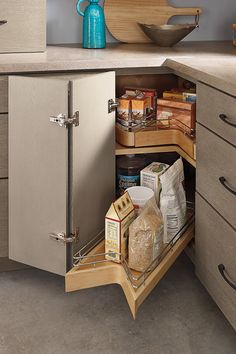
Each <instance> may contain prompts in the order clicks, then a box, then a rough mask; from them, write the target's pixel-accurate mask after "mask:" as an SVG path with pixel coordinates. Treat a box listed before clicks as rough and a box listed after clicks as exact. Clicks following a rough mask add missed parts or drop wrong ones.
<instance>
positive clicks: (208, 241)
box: [195, 194, 236, 329]
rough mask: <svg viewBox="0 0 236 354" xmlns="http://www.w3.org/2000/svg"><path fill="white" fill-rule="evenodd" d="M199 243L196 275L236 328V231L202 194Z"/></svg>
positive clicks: (198, 210) (198, 213) (198, 215)
mask: <svg viewBox="0 0 236 354" xmlns="http://www.w3.org/2000/svg"><path fill="white" fill-rule="evenodd" d="M195 243H196V273H197V275H198V277H199V278H200V280H201V282H202V283H203V284H204V286H205V287H206V289H207V290H208V291H209V293H210V294H211V296H212V297H213V299H214V300H215V301H216V303H217V304H218V306H219V307H220V309H221V310H222V311H223V313H224V314H225V316H226V317H227V318H228V319H229V321H230V322H231V324H232V325H233V326H234V328H235V329H236V258H235V254H236V231H235V230H234V229H233V228H232V227H231V226H230V225H229V224H228V223H227V222H225V221H224V220H223V219H222V217H221V216H220V215H219V214H218V213H217V212H216V211H215V210H214V209H213V208H212V207H211V206H210V205H209V204H208V203H207V202H206V201H205V200H204V199H203V198H202V197H201V196H199V195H198V194H197V197H196V240H195ZM219 266H220V269H221V272H220V269H219ZM222 266H223V267H224V270H223V276H222ZM224 277H226V279H225V278H224ZM227 280H228V281H229V282H230V283H231V284H232V286H231V285H230V284H229V283H228V282H227ZM234 287H235V288H234Z"/></svg>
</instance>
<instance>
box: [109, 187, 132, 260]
mask: <svg viewBox="0 0 236 354" xmlns="http://www.w3.org/2000/svg"><path fill="white" fill-rule="evenodd" d="M134 219H135V210H134V206H133V203H132V201H131V199H130V196H129V193H128V192H126V193H125V194H124V195H122V196H121V197H120V198H119V199H117V200H116V201H115V202H114V203H112V205H111V207H110V209H109V210H108V212H107V214H106V218H105V252H106V253H109V254H107V255H106V259H108V260H110V261H114V262H118V263H120V262H121V256H120V254H121V255H122V257H124V258H126V257H127V252H128V233H129V226H130V224H131V223H132V222H133V221H134Z"/></svg>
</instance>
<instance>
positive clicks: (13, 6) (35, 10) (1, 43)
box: [0, 0, 46, 53]
mask: <svg viewBox="0 0 236 354" xmlns="http://www.w3.org/2000/svg"><path fill="white" fill-rule="evenodd" d="M45 49H46V0H7V1H6V0H0V53H7V52H9V53H12V52H43V51H45Z"/></svg>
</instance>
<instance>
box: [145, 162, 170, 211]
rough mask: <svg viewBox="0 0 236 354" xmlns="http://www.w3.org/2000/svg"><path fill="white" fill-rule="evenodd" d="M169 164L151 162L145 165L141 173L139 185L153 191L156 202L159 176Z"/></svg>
mask: <svg viewBox="0 0 236 354" xmlns="http://www.w3.org/2000/svg"><path fill="white" fill-rule="evenodd" d="M168 167H169V165H167V164H165V163H161V162H153V163H151V164H150V165H148V166H147V167H145V168H144V169H143V170H142V171H141V173H140V177H141V186H143V187H148V188H150V189H152V190H153V192H154V193H155V198H156V202H157V204H158V203H159V198H160V189H161V187H160V179H159V177H160V176H161V175H162V173H164V172H165V171H166V170H167V168H168Z"/></svg>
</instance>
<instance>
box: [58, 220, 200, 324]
mask: <svg viewBox="0 0 236 354" xmlns="http://www.w3.org/2000/svg"><path fill="white" fill-rule="evenodd" d="M193 236H194V223H192V224H191V225H190V226H189V228H188V229H187V230H186V231H185V233H184V234H183V235H182V236H181V238H180V239H179V240H178V241H177V242H176V243H175V245H174V246H173V247H172V248H171V249H170V250H169V252H168V253H167V255H166V256H165V257H164V258H163V260H162V261H161V262H160V264H159V265H158V266H157V267H156V268H155V269H154V270H153V271H152V272H151V273H150V275H149V276H148V277H147V279H146V280H145V282H144V283H143V284H142V285H141V286H140V287H139V288H137V289H135V288H134V287H133V286H132V284H131V282H130V281H129V280H128V278H127V273H126V271H125V269H124V267H123V266H122V265H121V264H118V263H113V262H109V261H105V260H104V256H97V257H96V256H95V258H90V259H89V258H87V259H86V261H84V262H83V263H84V264H83V266H82V267H74V268H73V269H72V270H71V271H69V272H68V273H67V274H66V279H65V285H66V291H67V292H71V291H77V290H81V289H87V288H93V287H97V286H102V285H108V284H114V283H115V284H119V285H120V286H121V287H122V289H123V291H124V294H125V296H126V299H127V302H128V304H129V307H130V310H131V313H132V315H133V317H134V318H135V317H136V315H137V311H138V308H139V307H140V305H141V304H142V303H143V301H144V300H145V299H146V298H147V296H148V295H149V294H150V292H151V291H152V290H153V289H154V288H155V286H156V285H157V284H158V282H159V281H160V280H161V279H162V277H163V276H164V275H165V274H166V272H167V271H168V269H169V268H170V267H171V266H172V264H173V263H174V262H175V260H176V259H177V258H178V256H179V255H180V253H181V252H182V251H183V250H184V249H185V247H186V246H187V245H188V243H189V242H190V241H191V239H192V238H193ZM104 248H105V247H104V241H102V242H101V243H99V244H98V245H97V246H96V247H95V248H94V249H93V250H92V251H91V252H90V253H89V254H88V256H89V255H91V256H94V255H96V254H97V255H98V254H101V253H103V252H104ZM95 260H97V261H100V262H101V263H97V264H96V265H94V266H91V265H86V262H89V261H90V262H91V261H95ZM103 260H104V262H103ZM135 274H137V272H136V273H135Z"/></svg>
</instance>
